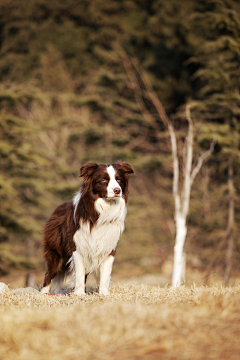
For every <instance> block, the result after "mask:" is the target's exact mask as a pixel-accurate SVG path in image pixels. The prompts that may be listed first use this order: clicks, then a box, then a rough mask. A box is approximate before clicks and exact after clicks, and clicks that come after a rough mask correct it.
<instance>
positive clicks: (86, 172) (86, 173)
mask: <svg viewBox="0 0 240 360" xmlns="http://www.w3.org/2000/svg"><path fill="white" fill-rule="evenodd" d="M97 167H98V164H96V163H94V162H89V163H87V164H85V165H83V166H82V167H81V169H80V177H82V178H83V181H86V180H87V179H88V178H89V177H91V176H92V175H93V173H94V171H95V170H96V169H97Z"/></svg>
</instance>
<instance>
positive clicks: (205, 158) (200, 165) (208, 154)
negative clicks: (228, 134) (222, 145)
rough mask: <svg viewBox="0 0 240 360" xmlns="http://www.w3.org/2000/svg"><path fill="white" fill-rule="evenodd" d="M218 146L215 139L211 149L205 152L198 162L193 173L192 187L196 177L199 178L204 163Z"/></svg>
mask: <svg viewBox="0 0 240 360" xmlns="http://www.w3.org/2000/svg"><path fill="white" fill-rule="evenodd" d="M215 144H216V140H215V139H213V141H212V142H211V145H210V148H209V149H208V150H207V151H205V152H204V153H203V154H202V155H201V156H200V157H199V158H198V162H197V165H196V166H195V168H194V169H193V171H192V174H191V185H192V183H193V181H194V179H195V177H196V176H197V174H198V173H199V171H200V169H201V167H202V165H203V163H204V162H205V161H206V160H207V158H208V157H209V156H210V155H211V154H212V153H213V150H214V146H215Z"/></svg>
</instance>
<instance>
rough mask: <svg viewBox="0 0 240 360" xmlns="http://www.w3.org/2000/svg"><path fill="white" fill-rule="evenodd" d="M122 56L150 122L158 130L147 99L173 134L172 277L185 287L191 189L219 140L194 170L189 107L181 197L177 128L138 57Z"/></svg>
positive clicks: (192, 127)
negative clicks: (184, 252)
mask: <svg viewBox="0 0 240 360" xmlns="http://www.w3.org/2000/svg"><path fill="white" fill-rule="evenodd" d="M120 55H121V57H122V60H123V64H124V66H125V69H126V72H127V74H128V76H129V79H130V80H131V88H132V89H133V91H134V94H135V99H136V102H137V104H138V106H139V109H140V110H141V112H142V114H143V116H144V118H145V119H146V121H147V122H148V123H149V124H151V126H153V127H154V128H155V129H157V130H158V129H159V128H158V124H156V119H155V117H154V116H152V114H151V112H150V111H149V109H148V107H147V106H146V103H145V99H146V98H148V100H150V101H152V104H153V105H154V106H155V109H156V111H157V113H158V115H159V118H160V119H161V120H162V122H163V124H164V125H165V126H166V128H167V129H168V131H169V135H170V139H171V147H172V159H173V187H172V193H173V198H174V204H175V216H174V217H175V225H176V240H175V246H174V265H173V274H172V286H173V287H177V286H180V285H181V278H184V277H185V263H186V261H185V255H183V248H184V243H185V240H186V235H187V226H186V220H187V216H188V212H189V202H190V194H191V186H192V184H193V181H194V179H195V177H196V175H197V174H198V172H199V170H200V169H201V167H202V164H203V163H204V161H205V160H206V159H207V158H208V157H209V156H210V154H211V153H212V152H213V149H214V144H215V141H213V142H212V144H211V146H210V149H209V150H208V151H206V152H205V153H203V154H202V155H201V156H200V157H199V158H198V162H197V165H196V166H195V167H194V169H192V159H193V142H194V125H193V121H192V119H191V114H190V106H188V105H187V106H186V119H187V121H188V135H187V139H186V155H185V157H184V160H185V161H184V165H185V166H184V169H183V188H182V192H181V194H180V193H179V160H178V149H177V140H176V134H175V130H174V127H173V125H172V123H171V121H170V119H169V118H168V116H167V114H166V112H165V110H164V108H163V106H162V103H161V101H160V100H159V98H158V96H157V94H156V92H155V91H154V89H153V87H152V84H151V81H150V79H149V77H148V75H147V73H146V72H145V71H144V69H143V68H142V67H141V65H140V64H139V62H138V61H137V59H136V58H133V57H131V58H130V57H129V56H128V55H127V53H126V52H125V51H124V50H123V49H121V50H120ZM136 74H137V75H138V76H140V78H141V80H142V83H143V84H144V87H145V88H144V91H143V89H142V84H141V83H140V82H139V80H138V76H136Z"/></svg>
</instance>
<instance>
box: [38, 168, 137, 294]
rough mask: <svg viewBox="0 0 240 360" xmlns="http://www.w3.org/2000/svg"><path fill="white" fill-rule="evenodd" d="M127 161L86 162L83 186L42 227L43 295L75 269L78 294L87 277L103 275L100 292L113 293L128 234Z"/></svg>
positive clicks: (128, 172) (129, 170)
mask: <svg viewBox="0 0 240 360" xmlns="http://www.w3.org/2000/svg"><path fill="white" fill-rule="evenodd" d="M132 173H133V170H132V167H131V165H130V164H129V163H127V162H116V163H114V164H111V165H103V164H96V163H87V164H86V165H84V166H83V167H82V168H81V169H80V176H81V177H82V178H83V185H82V187H81V188H80V190H79V192H78V193H77V195H76V196H75V197H74V199H73V200H72V201H70V202H67V203H64V204H62V205H60V206H58V207H57V208H56V210H55V211H54V213H53V214H52V216H51V217H50V219H49V220H48V221H47V223H46V226H45V229H44V240H43V247H44V257H45V260H46V264H47V272H46V274H45V278H44V283H43V288H42V292H43V293H48V292H49V290H50V286H51V281H52V280H53V279H54V281H55V283H58V285H59V286H60V283H61V282H62V281H63V279H64V277H65V276H66V274H68V273H70V272H71V271H73V273H74V279H75V280H74V281H75V290H74V292H75V294H77V295H82V294H84V293H85V283H86V278H87V275H88V274H89V273H91V272H92V271H98V270H99V272H100V285H99V293H100V294H102V295H108V294H109V283H110V278H111V271H112V265H113V262H114V256H115V252H116V247H117V243H118V241H119V237H120V235H121V233H122V232H123V230H124V220H125V216H126V204H127V199H128V180H129V174H132Z"/></svg>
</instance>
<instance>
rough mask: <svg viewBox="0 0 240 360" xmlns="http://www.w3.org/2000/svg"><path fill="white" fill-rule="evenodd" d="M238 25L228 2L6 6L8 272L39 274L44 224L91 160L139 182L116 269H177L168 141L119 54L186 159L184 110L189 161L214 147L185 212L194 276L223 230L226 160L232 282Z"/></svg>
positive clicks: (1, 222) (0, 189) (3, 101)
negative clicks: (150, 262) (142, 80)
mask: <svg viewBox="0 0 240 360" xmlns="http://www.w3.org/2000/svg"><path fill="white" fill-rule="evenodd" d="M239 14H240V5H239V3H238V1H236V0H235V1H234V0H224V1H222V0H210V1H208V0H202V1H197V2H196V1H194V0H186V1H184V2H180V1H178V0H171V1H169V2H165V1H163V0H155V1H153V0H150V1H144V0H138V1H133V0H132V1H131V0H130V1H129V0H121V1H119V0H118V1H115V0H111V1H109V2H104V1H103V0H90V1H89V0H87V1H86V0H83V1H77V0H67V1H59V0H52V1H47V0H38V1H36V0H28V1H26V0H2V1H1V3H0V54H1V56H0V77H1V86H0V165H1V172H0V201H1V208H0V242H1V243H3V244H2V245H4V246H5V245H8V246H7V247H4V251H3V252H2V254H3V255H2V256H1V257H0V268H2V270H1V271H2V272H4V271H5V270H6V269H8V268H11V267H15V268H18V267H19V266H20V267H21V266H25V265H26V264H28V265H26V266H27V267H29V266H30V267H38V266H40V265H41V264H42V249H41V246H40V244H41V237H42V233H41V231H42V228H43V226H44V222H45V221H46V219H47V217H48V216H49V215H50V214H51V213H52V211H53V210H54V208H55V206H57V205H58V204H59V203H60V202H61V201H65V200H68V199H69V198H71V197H72V196H73V195H74V193H75V191H77V190H78V188H79V186H80V182H79V179H78V169H79V168H80V166H81V165H82V164H83V163H84V162H86V161H88V160H92V161H96V162H97V161H99V162H103V163H110V162H113V161H116V160H119V159H122V160H126V161H129V162H131V164H132V165H133V167H134V169H135V171H136V175H135V177H134V178H133V179H132V182H131V189H130V191H131V196H130V198H129V209H128V217H127V224H126V232H125V233H124V235H123V239H122V241H121V242H120V244H119V252H118V257H117V262H118V264H119V265H121V264H122V263H124V262H126V261H128V262H132V263H134V264H136V266H137V264H138V266H140V265H139V261H140V259H141V257H143V256H145V257H149V258H151V257H152V256H155V257H156V256H158V257H159V268H160V265H161V264H162V263H163V262H164V261H165V260H166V259H167V257H169V256H171V254H172V248H173V244H174V223H173V200H172V196H171V186H172V164H171V155H170V154H171V151H170V143H169V138H168V134H167V133H166V131H165V129H164V128H161V131H159V133H157V132H156V130H155V129H153V128H151V126H149V124H148V123H146V121H145V120H144V118H143V116H142V114H141V112H140V111H139V109H138V107H137V105H136V103H135V99H134V94H133V91H132V89H131V84H130V81H129V79H128V77H127V75H126V73H125V70H124V66H123V64H122V61H121V56H120V55H119V50H120V49H121V48H123V47H124V48H126V49H127V51H129V53H130V54H132V53H134V54H135V55H136V56H137V57H138V59H139V61H140V63H141V64H142V66H143V67H144V68H145V69H146V70H147V72H148V74H149V76H150V78H151V81H152V84H153V86H154V88H155V90H156V92H157V94H158V96H159V98H160V100H161V101H162V103H163V105H164V107H165V109H166V111H167V113H168V115H169V116H170V118H171V119H172V120H173V122H174V125H175V128H176V129H177V130H178V133H179V146H180V147H181V140H184V136H185V134H186V132H185V127H186V121H185V118H184V105H185V104H186V103H187V102H188V103H191V104H192V115H193V118H194V121H195V128H196V146H195V155H196V156H197V155H198V154H200V153H201V152H203V151H204V150H206V149H207V148H208V147H209V144H210V142H211V140H212V138H213V137H215V138H216V140H217V145H216V146H215V153H214V155H213V156H212V157H211V159H210V161H209V162H208V163H207V164H206V165H205V166H204V168H203V169H202V173H201V175H199V176H198V178H197V179H196V183H195V184H194V186H193V191H192V200H191V204H190V207H191V209H190V216H189V233H188V239H187V243H186V250H187V253H188V255H189V258H188V263H189V264H190V265H191V254H196V253H197V254H198V256H199V258H200V259H201V262H200V264H202V265H201V266H202V267H201V269H203V268H204V267H205V266H206V264H207V263H208V261H209V259H210V257H211V256H212V254H213V252H214V250H215V248H216V246H217V243H218V242H219V239H221V238H222V237H223V236H224V231H225V229H226V224H227V211H228V190H227V186H226V184H227V158H228V156H229V155H231V156H233V158H234V184H235V189H236V199H235V200H236V231H235V241H236V247H235V250H236V252H235V257H234V266H235V268H236V270H239V261H238V260H239V251H240V239H239V236H238V234H237V231H238V229H239V225H240V217H239V213H240V212H239V210H240V209H239V201H238V200H239V190H240V189H239V183H240V182H239V176H240V174H239V162H240V158H239V116H240V113H239V102H240V98H239V64H240V62H239V60H240V59H239V56H240V52H239V49H240V46H239V45H240V43H239V34H240V16H239ZM149 111H154V109H151V107H150V108H149ZM180 160H181V159H180ZM224 251H225V250H224V249H223V251H222V252H221V253H220V254H219V257H218V259H217V261H216V266H217V265H222V264H223V262H224ZM7 253H8V254H9V256H7V255H6V254H7ZM10 255H11V256H10ZM18 256H19V259H20V260H19V262H18V261H17V260H16V259H17V257H18ZM9 259H10V260H9ZM11 259H14V260H11ZM19 264H20V265H19ZM24 264H25V265H24ZM221 269H222V268H221Z"/></svg>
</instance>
